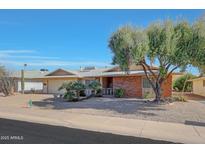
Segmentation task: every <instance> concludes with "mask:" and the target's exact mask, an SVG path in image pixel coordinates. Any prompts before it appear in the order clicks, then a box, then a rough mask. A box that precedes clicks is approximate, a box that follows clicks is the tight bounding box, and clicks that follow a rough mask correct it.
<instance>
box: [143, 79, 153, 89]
mask: <svg viewBox="0 0 205 154" xmlns="http://www.w3.org/2000/svg"><path fill="white" fill-rule="evenodd" d="M143 88H152V86H151V84H150V82H149V80H148V79H145V78H144V79H143Z"/></svg>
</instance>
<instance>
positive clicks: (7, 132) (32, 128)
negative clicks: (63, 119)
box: [0, 119, 172, 144]
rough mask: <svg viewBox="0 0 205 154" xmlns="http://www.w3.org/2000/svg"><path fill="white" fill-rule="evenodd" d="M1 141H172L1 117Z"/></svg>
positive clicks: (67, 142) (120, 142)
mask: <svg viewBox="0 0 205 154" xmlns="http://www.w3.org/2000/svg"><path fill="white" fill-rule="evenodd" d="M0 136H1V137H2V136H4V137H5V138H7V139H3V138H1V140H0V143H1V144H2V143H5V144H11V143H18V144H19V143H21V144H22V143H24V144H51V143H53V144H168V143H172V142H167V141H161V140H152V139H146V138H139V137H131V136H122V135H114V134H111V133H100V132H94V131H86V130H81V129H72V128H67V127H60V126H51V125H45V124H37V123H30V122H23V121H16V120H8V119H0Z"/></svg>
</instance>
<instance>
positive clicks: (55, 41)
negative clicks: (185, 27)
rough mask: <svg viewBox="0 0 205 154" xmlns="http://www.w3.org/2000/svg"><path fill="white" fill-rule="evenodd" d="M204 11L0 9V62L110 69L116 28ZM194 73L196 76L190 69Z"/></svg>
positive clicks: (17, 65) (11, 65)
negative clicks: (110, 45) (111, 37)
mask: <svg viewBox="0 0 205 154" xmlns="http://www.w3.org/2000/svg"><path fill="white" fill-rule="evenodd" d="M202 14H204V10H0V64H1V65H5V66H6V67H7V68H9V69H12V70H19V69H22V68H23V64H25V63H26V64H27V67H26V69H28V70H34V69H35V70H37V69H41V68H46V69H49V70H50V71H51V70H54V69H57V68H65V69H79V68H80V66H81V67H84V66H96V67H106V66H111V62H112V53H111V51H110V49H109V47H108V40H109V37H110V36H111V34H112V33H113V32H114V31H116V30H117V29H118V28H119V27H120V26H123V25H125V24H132V25H136V26H139V27H146V26H148V25H149V24H150V23H153V22H155V21H158V20H164V19H168V18H169V19H170V18H171V19H174V20H177V19H182V18H183V19H187V20H188V21H190V22H193V21H195V20H197V19H198V18H199V17H200V16H201V15H202ZM192 72H193V73H197V71H196V70H195V69H192Z"/></svg>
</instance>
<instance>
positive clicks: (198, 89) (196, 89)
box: [193, 80, 205, 96]
mask: <svg viewBox="0 0 205 154" xmlns="http://www.w3.org/2000/svg"><path fill="white" fill-rule="evenodd" d="M193 93H194V94H197V95H201V96H205V87H204V86H203V80H194V81H193Z"/></svg>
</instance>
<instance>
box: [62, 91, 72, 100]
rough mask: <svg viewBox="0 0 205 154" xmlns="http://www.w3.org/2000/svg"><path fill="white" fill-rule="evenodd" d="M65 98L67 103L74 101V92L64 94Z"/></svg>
mask: <svg viewBox="0 0 205 154" xmlns="http://www.w3.org/2000/svg"><path fill="white" fill-rule="evenodd" d="M63 98H64V99H66V100H67V101H74V99H75V93H74V92H72V91H68V92H66V93H65V94H64V96H63Z"/></svg>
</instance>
